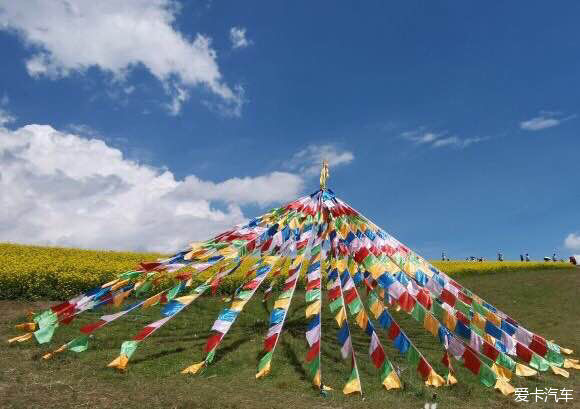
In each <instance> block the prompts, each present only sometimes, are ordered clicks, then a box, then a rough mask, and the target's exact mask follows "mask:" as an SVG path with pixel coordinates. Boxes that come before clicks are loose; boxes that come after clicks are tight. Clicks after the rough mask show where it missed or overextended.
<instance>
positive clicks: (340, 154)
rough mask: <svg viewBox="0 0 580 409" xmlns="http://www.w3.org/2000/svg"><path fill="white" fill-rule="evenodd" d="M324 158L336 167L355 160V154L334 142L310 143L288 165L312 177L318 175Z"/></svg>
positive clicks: (332, 166)
mask: <svg viewBox="0 0 580 409" xmlns="http://www.w3.org/2000/svg"><path fill="white" fill-rule="evenodd" d="M323 160H327V161H328V165H329V166H330V167H331V168H336V167H338V166H342V165H348V164H349V163H351V162H352V161H353V160H354V154H353V153H352V152H350V151H347V150H343V149H340V148H339V147H338V146H336V145H333V144H325V145H308V146H307V147H306V148H304V149H302V150H301V151H298V152H297V153H295V154H294V155H293V156H292V158H291V159H290V161H289V162H288V165H287V166H288V168H289V169H292V170H297V171H298V172H300V173H301V174H303V175H305V176H308V177H311V176H315V175H318V173H319V172H320V166H321V164H322V161H323Z"/></svg>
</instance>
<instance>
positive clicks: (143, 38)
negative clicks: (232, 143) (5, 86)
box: [0, 0, 243, 114]
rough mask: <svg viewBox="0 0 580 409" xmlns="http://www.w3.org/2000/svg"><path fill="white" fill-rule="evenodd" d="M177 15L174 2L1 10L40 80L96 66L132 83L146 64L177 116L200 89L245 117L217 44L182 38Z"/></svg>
mask: <svg viewBox="0 0 580 409" xmlns="http://www.w3.org/2000/svg"><path fill="white" fill-rule="evenodd" d="M178 11H179V7H178V5H177V3H176V2H174V1H173V0H124V1H116V0H99V1H75V2H72V1H69V0H54V1H49V2H47V1H44V0H27V1H10V2H3V4H2V5H0V29H3V30H8V31H11V32H14V33H16V34H17V35H19V36H20V37H21V38H22V39H23V40H24V41H25V42H26V44H28V45H29V46H30V49H31V50H32V53H33V54H32V55H31V56H30V58H28V60H27V61H26V68H27V70H28V73H29V74H30V75H31V76H33V77H37V76H47V77H50V78H54V79H56V78H60V77H66V76H69V75H71V74H72V73H75V72H76V73H84V72H86V71H87V70H88V69H89V68H93V67H94V68H98V69H100V70H102V71H103V72H106V73H108V74H110V75H111V76H112V77H113V78H114V80H115V81H126V80H127V77H128V74H129V73H130V72H131V70H133V69H134V68H135V67H138V66H140V67H144V68H146V69H147V70H148V71H149V72H150V73H151V75H153V76H154V77H155V78H157V79H158V80H159V81H161V83H162V84H163V86H164V88H165V90H166V92H167V94H168V95H169V96H170V97H171V99H172V102H171V103H169V104H168V109H169V112H170V113H172V114H175V113H177V112H179V110H180V108H181V105H182V104H183V102H184V101H185V100H187V98H188V97H189V91H188V90H189V89H190V88H192V87H196V86H203V87H204V88H205V89H207V90H209V91H210V92H211V93H212V94H213V95H215V96H217V99H218V100H219V101H221V104H222V106H223V109H231V110H233V111H234V112H239V110H240V106H241V105H242V103H243V99H242V98H241V97H240V95H238V93H236V90H235V88H231V87H230V86H228V85H227V84H226V83H225V82H224V80H223V78H222V74H221V72H220V69H219V66H218V63H217V54H216V51H215V50H214V49H213V48H212V46H211V39H210V38H209V37H207V36H205V35H202V34H197V35H196V36H195V37H194V38H187V37H186V36H185V35H183V34H182V33H181V32H179V31H178V30H177V29H176V28H175V27H174V23H175V18H176V15H177V13H178Z"/></svg>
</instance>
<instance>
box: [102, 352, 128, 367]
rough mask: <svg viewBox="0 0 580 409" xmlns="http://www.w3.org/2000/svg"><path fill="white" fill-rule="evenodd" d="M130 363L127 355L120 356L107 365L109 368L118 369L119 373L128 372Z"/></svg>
mask: <svg viewBox="0 0 580 409" xmlns="http://www.w3.org/2000/svg"><path fill="white" fill-rule="evenodd" d="M128 363H129V358H128V357H127V355H119V356H118V357H117V358H115V359H113V360H112V361H111V362H110V363H109V365H107V367H109V368H115V369H118V370H119V371H126V370H127V364H128Z"/></svg>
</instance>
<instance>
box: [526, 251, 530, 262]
mask: <svg viewBox="0 0 580 409" xmlns="http://www.w3.org/2000/svg"><path fill="white" fill-rule="evenodd" d="M526 261H530V255H529V254H528V253H526Z"/></svg>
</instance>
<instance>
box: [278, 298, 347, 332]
mask: <svg viewBox="0 0 580 409" xmlns="http://www.w3.org/2000/svg"><path fill="white" fill-rule="evenodd" d="M285 300H286V301H287V302H286V305H285V306H284V307H276V304H278V301H282V300H278V301H276V304H274V308H284V309H286V307H288V305H289V304H290V299H289V298H286V299H285ZM319 311H320V300H317V301H315V302H313V303H312V304H310V305H309V306H308V307H306V318H308V317H311V316H313V315H316V314H318V312H319ZM339 325H340V324H339Z"/></svg>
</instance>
